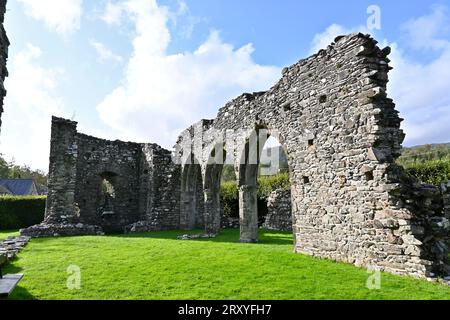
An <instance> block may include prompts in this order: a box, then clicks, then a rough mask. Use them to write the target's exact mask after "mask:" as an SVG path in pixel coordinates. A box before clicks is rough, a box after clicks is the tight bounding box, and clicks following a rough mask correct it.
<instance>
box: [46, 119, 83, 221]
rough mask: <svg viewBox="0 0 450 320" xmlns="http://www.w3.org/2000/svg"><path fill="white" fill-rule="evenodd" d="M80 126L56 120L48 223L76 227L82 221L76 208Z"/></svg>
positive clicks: (53, 133)
mask: <svg viewBox="0 0 450 320" xmlns="http://www.w3.org/2000/svg"><path fill="white" fill-rule="evenodd" d="M76 134H77V123H76V122H73V121H69V120H65V119H60V118H56V117H53V118H52V134H51V144H50V166H49V172H48V190H49V191H48V196H47V205H46V209H45V219H44V221H45V222H46V223H49V222H51V223H61V222H66V223H73V222H75V221H76V220H77V218H78V212H77V209H76V206H75V181H76V164H77V154H78V152H77V151H78V150H77V149H78V148H77V143H76Z"/></svg>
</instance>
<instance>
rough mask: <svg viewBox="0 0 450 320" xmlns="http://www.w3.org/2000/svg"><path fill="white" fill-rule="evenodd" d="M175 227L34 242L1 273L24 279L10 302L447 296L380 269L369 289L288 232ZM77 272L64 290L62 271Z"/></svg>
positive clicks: (358, 272) (360, 273) (348, 268)
mask: <svg viewBox="0 0 450 320" xmlns="http://www.w3.org/2000/svg"><path fill="white" fill-rule="evenodd" d="M181 233H182V232H180V231H178V232H177V231H171V232H155V233H146V234H136V235H118V236H102V237H101V236H98V237H91V236H86V237H68V238H49V239H33V240H32V241H31V242H30V243H29V244H28V246H27V247H26V248H25V249H24V250H23V251H22V252H21V253H20V254H19V256H18V258H17V259H16V260H14V261H13V262H12V263H11V264H10V265H9V266H8V267H7V268H6V270H5V271H7V272H9V273H13V272H14V273H16V272H22V273H24V274H25V277H24V279H23V280H22V281H21V282H20V284H19V286H18V288H17V289H16V290H15V291H14V293H13V295H12V297H11V298H12V299H449V298H450V287H448V286H444V285H441V284H434V283H429V282H427V281H423V280H417V279H413V278H409V277H401V276H394V275H390V274H382V277H381V288H380V289H379V290H369V289H368V288H367V287H366V281H367V278H368V276H370V274H368V273H367V271H366V270H365V269H360V268H356V267H354V266H352V265H348V264H342V263H336V262H332V261H328V260H322V259H317V258H312V257H307V256H304V255H301V254H294V253H292V247H293V245H292V235H291V234H288V233H282V232H274V231H265V230H261V236H260V238H261V241H260V243H258V244H241V243H239V242H238V239H239V231H238V230H224V231H223V232H222V234H221V235H220V236H219V237H217V238H215V239H203V240H191V241H181V240H176V236H177V235H180V234H181ZM70 265H76V266H78V267H79V268H80V270H81V288H80V289H79V290H69V289H68V288H67V279H68V277H69V276H70V274H68V273H67V268H68V267H69V266H70Z"/></svg>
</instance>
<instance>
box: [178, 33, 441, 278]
mask: <svg viewBox="0 0 450 320" xmlns="http://www.w3.org/2000/svg"><path fill="white" fill-rule="evenodd" d="M376 43H377V42H376V41H375V40H373V39H372V38H370V37H369V36H366V35H362V34H352V35H349V36H345V37H338V38H337V39H336V40H335V43H333V44H332V45H330V46H328V48H326V49H325V50H321V51H320V52H319V53H318V54H316V55H313V56H311V57H309V58H307V59H304V60H301V61H299V62H298V63H296V64H294V65H292V66H290V67H288V68H285V69H284V70H283V77H282V79H281V80H280V81H279V82H278V83H276V84H275V86H273V87H272V88H271V89H270V90H269V91H267V92H260V93H255V94H244V95H242V96H240V97H238V98H236V99H234V100H233V101H231V102H229V103H228V104H226V105H225V107H223V108H221V109H220V110H219V113H218V116H217V118H216V119H214V120H212V121H207V122H206V121H202V122H200V123H197V124H195V125H193V126H192V127H191V128H189V129H188V130H186V131H185V132H183V133H182V135H181V136H180V138H179V141H178V155H179V157H180V158H181V159H186V157H187V156H186V155H187V154H191V153H193V154H194V155H195V157H196V158H198V159H200V162H201V165H202V169H203V174H204V184H205V192H206V191H207V186H208V185H214V182H208V181H209V180H211V177H210V175H208V174H207V172H208V167H213V165H211V162H210V160H211V158H212V153H211V152H212V150H213V149H214V147H215V146H216V145H217V144H224V148H225V149H226V150H227V153H228V154H230V153H232V154H233V155H234V156H235V168H236V173H237V176H238V177H239V178H238V183H239V186H240V199H241V203H240V215H241V240H244V241H255V240H257V219H255V216H254V215H255V205H254V203H255V201H253V200H254V198H255V194H256V188H255V185H256V174H255V172H256V170H255V169H254V165H249V164H247V163H246V162H245V161H244V162H242V161H241V160H242V159H246V158H245V157H244V156H243V154H244V151H245V150H246V145H248V140H249V139H250V138H251V132H252V131H253V130H258V129H260V128H267V129H269V130H270V131H272V132H274V131H277V132H278V133H279V141H280V143H281V144H282V146H283V148H284V150H285V152H286V155H287V158H288V162H289V168H290V182H291V192H292V213H293V221H294V223H293V232H294V235H295V251H296V252H299V253H304V254H308V255H313V256H319V257H324V258H330V259H333V260H338V261H344V262H349V263H353V264H356V265H358V266H378V267H380V268H381V269H383V270H386V271H389V272H393V273H407V274H412V275H416V276H425V275H431V274H443V273H445V272H446V271H445V267H443V266H444V265H445V263H446V262H445V261H444V260H445V259H446V258H445V253H442V250H443V251H445V252H447V251H446V250H448V249H445V248H441V249H442V250H441V249H438V251H440V253H436V248H438V247H440V236H431V233H433V234H434V235H437V234H442V233H445V232H448V229H447V230H445V228H440V229H439V227H437V225H438V224H439V223H438V224H436V223H434V222H433V221H438V220H441V219H442V210H440V209H439V208H437V207H436V206H433V205H432V204H430V205H429V206H427V207H426V208H424V207H423V206H422V207H421V206H419V205H412V204H413V203H416V204H417V203H422V202H424V201H425V200H424V199H430V197H431V198H433V197H432V195H430V194H429V192H428V191H426V188H425V189H424V188H422V187H420V188H416V189H415V191H414V192H412V193H411V192H406V190H411V188H412V187H413V184H412V183H410V182H407V181H406V180H405V175H404V173H403V172H402V171H401V170H400V168H398V167H397V166H396V165H395V163H394V161H395V159H396V158H397V157H398V156H399V154H400V150H401V143H402V142H403V139H404V134H403V132H402V130H401V129H400V123H401V121H402V119H400V118H399V117H398V112H397V111H396V110H395V105H394V103H393V101H392V100H391V99H389V98H387V95H386V84H387V81H388V76H387V74H388V71H389V70H390V67H389V65H388V64H389V59H388V58H387V56H388V54H389V53H390V49H389V48H385V49H383V50H381V49H380V48H378V47H377V46H376ZM226 130H228V131H226ZM198 131H200V134H197V135H196V134H195V133H196V132H198ZM247 132H248V133H247ZM202 143H203V147H202V146H201V144H202ZM181 163H183V162H181ZM213 180H214V178H213ZM422 192H425V193H427V192H428V195H421V193H422ZM399 195H401V196H400V198H403V200H402V201H399ZM429 202H430V200H426V203H429ZM205 208H208V209H205V216H206V217H208V215H215V211H216V210H215V208H212V207H211V206H209V207H205ZM214 221H215V219H214V218H207V220H206V223H207V224H208V223H213V224H214ZM417 227H419V229H420V227H422V228H424V230H425V231H424V233H423V234H420V233H417V232H416V231H415V230H417ZM435 227H437V228H438V229H439V231H437V230H436V228H435ZM210 228H211V229H213V230H214V229H216V227H215V226H214V225H213V227H210ZM207 229H208V226H207ZM243 234H244V235H245V237H244V238H245V239H243ZM425 240H426V241H427V243H425Z"/></svg>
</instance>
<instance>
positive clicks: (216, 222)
mask: <svg viewBox="0 0 450 320" xmlns="http://www.w3.org/2000/svg"><path fill="white" fill-rule="evenodd" d="M204 193H205V232H206V233H207V234H218V233H219V230H220V193H219V192H218V191H216V190H213V189H205V191H204Z"/></svg>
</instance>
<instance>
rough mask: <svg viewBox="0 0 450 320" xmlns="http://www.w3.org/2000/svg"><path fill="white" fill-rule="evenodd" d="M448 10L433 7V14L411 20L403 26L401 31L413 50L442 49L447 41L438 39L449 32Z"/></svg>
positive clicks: (441, 7)
mask: <svg viewBox="0 0 450 320" xmlns="http://www.w3.org/2000/svg"><path fill="white" fill-rule="evenodd" d="M447 13H448V9H447V7H445V6H442V5H439V6H434V7H433V12H432V13H430V14H428V15H424V16H422V17H419V18H417V19H411V20H409V21H408V22H406V23H405V24H404V25H403V30H404V31H405V32H406V34H407V37H408V38H409V44H410V45H411V46H412V47H413V48H415V49H432V50H439V49H443V48H445V47H446V46H447V45H448V41H446V40H443V39H439V38H438V37H439V36H441V35H442V34H445V32H448V31H449V27H448V26H449V18H448V15H447Z"/></svg>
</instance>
